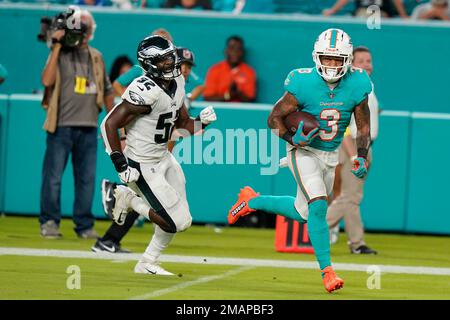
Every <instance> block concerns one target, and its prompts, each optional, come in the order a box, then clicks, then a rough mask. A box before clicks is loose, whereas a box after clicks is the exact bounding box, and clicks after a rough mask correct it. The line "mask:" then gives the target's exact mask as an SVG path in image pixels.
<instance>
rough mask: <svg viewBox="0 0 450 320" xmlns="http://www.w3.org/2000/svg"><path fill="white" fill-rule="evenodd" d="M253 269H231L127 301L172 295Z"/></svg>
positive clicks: (245, 267) (247, 267)
mask: <svg viewBox="0 0 450 320" xmlns="http://www.w3.org/2000/svg"><path fill="white" fill-rule="evenodd" d="M253 268H254V267H251V266H244V267H240V268H237V269H233V270H230V271H227V272H225V273H222V274H218V275H214V276H206V277H201V278H198V279H196V280H192V281H187V282H183V283H180V284H177V285H174V286H172V287H169V288H165V289H161V290H156V291H153V292H149V293H146V294H143V295H141V296H136V297H132V298H130V299H129V300H148V299H152V298H156V297H159V296H162V295H165V294H168V293H172V292H175V291H178V290H182V289H184V288H187V287H192V286H195V285H197V284H201V283H206V282H211V281H215V280H219V279H223V278H226V277H229V276H234V275H237V274H239V273H241V272H244V271H247V270H251V269H253Z"/></svg>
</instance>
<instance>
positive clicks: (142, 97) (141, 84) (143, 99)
mask: <svg viewBox="0 0 450 320" xmlns="http://www.w3.org/2000/svg"><path fill="white" fill-rule="evenodd" d="M160 91H161V89H160V88H159V87H158V86H157V85H156V83H154V82H153V80H151V79H150V78H148V77H146V76H141V77H138V78H136V79H134V80H133V82H132V83H130V85H129V86H128V88H127V90H126V91H125V92H124V94H123V95H122V99H123V100H126V101H128V102H129V103H131V104H136V105H152V104H153V103H154V102H155V101H156V99H158V96H159V94H160Z"/></svg>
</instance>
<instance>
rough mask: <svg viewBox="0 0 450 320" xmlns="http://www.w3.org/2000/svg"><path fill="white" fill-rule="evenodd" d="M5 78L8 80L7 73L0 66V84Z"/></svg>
mask: <svg viewBox="0 0 450 320" xmlns="http://www.w3.org/2000/svg"><path fill="white" fill-rule="evenodd" d="M6 78H8V71H6V69H5V67H3V66H2V65H1V64H0V84H2V83H3V82H5V80H6Z"/></svg>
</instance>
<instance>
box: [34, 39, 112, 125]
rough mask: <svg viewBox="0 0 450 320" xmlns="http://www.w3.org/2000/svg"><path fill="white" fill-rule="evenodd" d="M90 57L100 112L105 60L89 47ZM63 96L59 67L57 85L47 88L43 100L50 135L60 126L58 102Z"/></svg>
mask: <svg viewBox="0 0 450 320" xmlns="http://www.w3.org/2000/svg"><path fill="white" fill-rule="evenodd" d="M88 51H89V55H90V57H91V61H92V64H93V69H94V78H95V85H96V86H97V99H96V103H97V107H98V109H99V112H100V111H101V109H102V107H103V104H104V100H103V97H104V92H105V85H104V84H105V79H104V75H105V63H104V62H103V58H102V56H101V54H100V52H98V51H97V50H95V49H93V48H91V47H89V46H88ZM60 94H61V74H60V71H59V66H58V67H57V70H56V80H55V84H54V85H53V86H51V87H46V88H45V93H44V97H43V98H42V107H43V108H44V109H45V110H47V117H46V119H45V122H44V126H43V128H44V130H46V131H47V132H49V133H54V132H55V131H56V127H57V124H58V107H59V104H58V100H59V96H60Z"/></svg>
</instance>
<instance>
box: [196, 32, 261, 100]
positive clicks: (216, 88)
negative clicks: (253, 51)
mask: <svg viewBox="0 0 450 320" xmlns="http://www.w3.org/2000/svg"><path fill="white" fill-rule="evenodd" d="M244 54H245V51H244V40H243V39H242V38H241V37H239V36H231V37H230V38H228V39H227V42H226V48H225V60H224V61H222V62H219V63H217V64H215V65H213V66H212V67H211V68H209V70H208V73H207V75H206V84H205V85H206V87H205V91H204V92H203V97H204V98H205V100H209V101H236V102H252V101H254V100H255V97H256V73H255V71H254V70H253V68H252V67H250V66H249V65H248V64H246V63H244Z"/></svg>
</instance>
